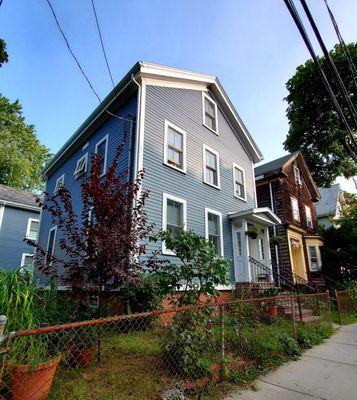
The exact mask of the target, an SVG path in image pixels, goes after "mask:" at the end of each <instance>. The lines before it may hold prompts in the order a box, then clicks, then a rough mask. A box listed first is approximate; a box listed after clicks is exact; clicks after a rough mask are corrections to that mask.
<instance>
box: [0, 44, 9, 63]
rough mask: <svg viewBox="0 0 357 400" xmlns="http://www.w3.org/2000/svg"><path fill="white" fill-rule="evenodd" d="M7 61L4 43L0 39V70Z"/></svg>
mask: <svg viewBox="0 0 357 400" xmlns="http://www.w3.org/2000/svg"><path fill="white" fill-rule="evenodd" d="M8 61H9V55H8V54H7V51H6V43H5V40H4V39H0V68H1V67H2V65H3V64H5V63H7V62H8Z"/></svg>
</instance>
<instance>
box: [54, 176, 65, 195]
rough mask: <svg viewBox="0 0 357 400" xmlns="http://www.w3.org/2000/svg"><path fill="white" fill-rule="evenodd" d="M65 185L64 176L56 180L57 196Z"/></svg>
mask: <svg viewBox="0 0 357 400" xmlns="http://www.w3.org/2000/svg"><path fill="white" fill-rule="evenodd" d="M63 185H64V174H63V175H61V176H60V177H59V178H57V179H56V184H55V194H57V193H58V191H59V190H60V188H61V187H63Z"/></svg>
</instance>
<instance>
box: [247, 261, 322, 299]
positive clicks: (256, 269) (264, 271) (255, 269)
mask: <svg viewBox="0 0 357 400" xmlns="http://www.w3.org/2000/svg"><path fill="white" fill-rule="evenodd" d="M249 264H250V271H251V278H252V282H253V283H257V284H261V283H262V282H265V283H274V284H275V286H276V287H279V288H282V289H287V290H291V291H293V292H297V293H300V292H306V291H308V292H316V289H315V288H314V287H313V286H312V285H311V284H310V283H309V282H308V281H307V280H306V279H304V278H302V277H301V276H299V275H296V274H294V273H293V272H291V276H292V278H293V281H291V280H290V279H287V278H286V277H285V276H283V275H281V274H280V273H278V272H276V271H273V270H272V268H271V267H269V266H267V265H265V264H263V263H262V262H260V261H258V260H256V259H255V258H253V257H249Z"/></svg>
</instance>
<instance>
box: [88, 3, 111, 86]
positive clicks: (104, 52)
mask: <svg viewBox="0 0 357 400" xmlns="http://www.w3.org/2000/svg"><path fill="white" fill-rule="evenodd" d="M91 3H92V8H93V13H94V16H95V22H96V24H97V30H98V35H99V39H100V44H101V46H102V50H103V55H104V59H105V63H106V65H107V70H108V73H109V76H110V80H111V81H112V85H113V87H115V84H114V79H113V76H112V72H111V70H110V67H109V62H108V58H107V53H106V51H105V47H104V42H103V37H102V32H101V30H100V26H99V21H98V15H97V11H96V9H95V4H94V0H91Z"/></svg>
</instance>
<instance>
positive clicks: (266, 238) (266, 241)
mask: <svg viewBox="0 0 357 400" xmlns="http://www.w3.org/2000/svg"><path fill="white" fill-rule="evenodd" d="M263 246H264V250H265V254H266V260H267V261H268V262H269V264H268V266H269V268H270V269H271V271H272V270H273V264H272V261H271V252H270V239H269V228H268V227H267V226H265V227H264V236H263ZM269 279H270V282H274V277H273V275H270V278H269Z"/></svg>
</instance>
